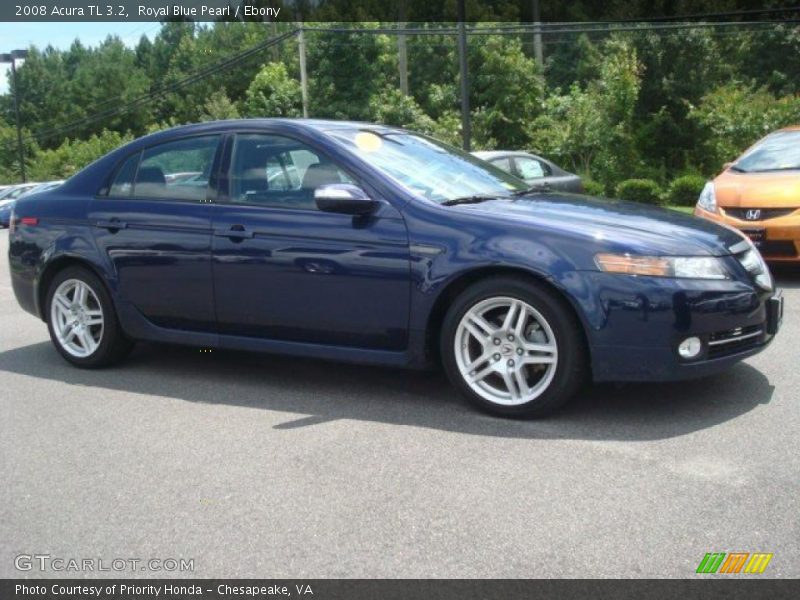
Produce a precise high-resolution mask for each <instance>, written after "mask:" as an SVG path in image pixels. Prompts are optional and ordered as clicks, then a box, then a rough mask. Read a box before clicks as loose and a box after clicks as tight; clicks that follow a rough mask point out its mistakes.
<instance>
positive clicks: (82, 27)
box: [0, 22, 161, 94]
mask: <svg viewBox="0 0 800 600" xmlns="http://www.w3.org/2000/svg"><path fill="white" fill-rule="evenodd" d="M159 27H161V24H160V23H64V22H61V23H0V44H2V47H0V53H3V52H11V51H12V50H16V49H18V48H27V47H28V46H30V45H32V44H33V45H35V46H38V47H40V48H44V47H45V46H47V45H48V44H50V45H52V46H53V47H54V48H59V49H65V48H69V46H70V45H71V44H72V42H73V41H74V40H75V38H78V39H80V40H81V43H82V44H83V45H84V46H95V45H97V44H98V43H100V42H102V41H103V40H104V39H106V36H108V35H116V36H118V37H119V38H120V39H121V40H122V41H123V43H125V44H126V45H128V46H134V45H135V44H136V42H138V41H139V38H140V37H141V36H142V35H147V36H148V37H150V38H151V39H152V38H153V36H154V35H155V34H156V33H157V32H158V29H159ZM9 75H10V74H9V72H8V65H0V94H5V93H6V92H8V77H9Z"/></svg>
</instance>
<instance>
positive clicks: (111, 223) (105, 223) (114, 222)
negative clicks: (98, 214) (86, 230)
mask: <svg viewBox="0 0 800 600" xmlns="http://www.w3.org/2000/svg"><path fill="white" fill-rule="evenodd" d="M95 227H100V228H101V229H108V230H109V231H111V232H114V231H119V230H120V229H127V228H128V224H127V223H126V222H125V221H120V220H119V219H100V220H99V221H97V223H95Z"/></svg>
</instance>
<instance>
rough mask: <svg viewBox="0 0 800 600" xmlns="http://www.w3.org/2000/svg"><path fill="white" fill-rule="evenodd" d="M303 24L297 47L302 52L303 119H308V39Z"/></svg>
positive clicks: (301, 88)
mask: <svg viewBox="0 0 800 600" xmlns="http://www.w3.org/2000/svg"><path fill="white" fill-rule="evenodd" d="M303 29H304V27H303V23H300V30H299V31H298V32H297V46H298V49H299V50H300V93H301V94H302V96H303V118H304V119H307V118H308V75H307V73H306V38H305V35H304V32H303Z"/></svg>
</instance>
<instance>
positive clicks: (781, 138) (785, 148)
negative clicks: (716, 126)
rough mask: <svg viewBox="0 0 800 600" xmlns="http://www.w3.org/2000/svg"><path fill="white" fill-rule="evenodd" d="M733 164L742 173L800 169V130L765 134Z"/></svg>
mask: <svg viewBox="0 0 800 600" xmlns="http://www.w3.org/2000/svg"><path fill="white" fill-rule="evenodd" d="M733 166H734V167H735V169H736V170H737V171H742V172H744V173H757V172H759V171H792V170H796V169H800V131H779V132H777V133H773V134H772V135H769V136H767V137H766V138H764V139H763V140H762V141H761V142H759V143H758V144H756V145H755V146H753V147H752V148H751V149H750V150H748V151H747V152H746V153H745V154H744V155H743V156H742V157H741V158H740V159H739V160H737V161H736V163H735V164H734V165H733Z"/></svg>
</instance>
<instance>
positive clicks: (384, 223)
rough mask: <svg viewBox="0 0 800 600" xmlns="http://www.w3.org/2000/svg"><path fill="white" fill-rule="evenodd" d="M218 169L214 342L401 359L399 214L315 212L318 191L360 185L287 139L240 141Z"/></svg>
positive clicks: (384, 207) (405, 291)
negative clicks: (254, 340) (228, 339)
mask: <svg viewBox="0 0 800 600" xmlns="http://www.w3.org/2000/svg"><path fill="white" fill-rule="evenodd" d="M225 163H226V165H225V166H226V167H227V169H226V173H227V176H226V177H223V178H222V179H221V186H223V187H224V189H225V193H224V198H223V197H221V198H220V200H221V201H220V202H218V203H217V204H216V205H215V206H214V216H213V231H214V236H213V242H212V246H213V252H212V254H213V272H214V297H215V300H216V311H217V320H218V327H219V332H220V334H223V335H225V334H227V335H237V336H248V337H259V338H264V339H270V340H283V341H294V342H307V343H315V344H331V345H344V346H352V347H358V348H368V349H385V350H400V349H403V348H404V347H405V346H406V342H407V335H408V331H407V330H408V319H409V293H410V280H409V247H408V245H409V244H408V235H407V232H406V227H405V223H404V221H403V218H402V216H401V215H400V213H399V212H398V211H397V210H396V209H395V208H394V207H392V205H391V204H389V203H388V202H386V203H382V204H381V207H380V208H379V209H378V210H377V211H376V212H375V213H374V214H372V215H368V216H352V215H346V214H337V213H332V212H323V211H320V210H318V209H317V207H316V204H315V202H314V190H315V189H316V187H318V186H320V185H323V184H326V183H357V184H360V182H356V181H355V180H354V179H353V178H352V177H351V176H350V175H349V174H348V173H347V172H345V170H344V169H342V168H341V167H339V166H338V165H337V163H336V162H335V161H333V160H331V159H330V158H329V157H328V156H327V155H326V154H324V153H323V152H321V151H319V150H317V149H315V148H313V147H311V146H310V145H307V144H305V143H302V142H300V141H298V140H295V139H293V138H290V137H287V136H282V135H271V134H270V135H268V134H250V133H241V134H238V135H236V136H235V137H234V138H233V139H232V140H230V143H229V151H226V159H225ZM362 187H363V186H362ZM221 189H222V188H221ZM365 189H367V188H365ZM221 196H222V195H221ZM222 200H224V201H222Z"/></svg>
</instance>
